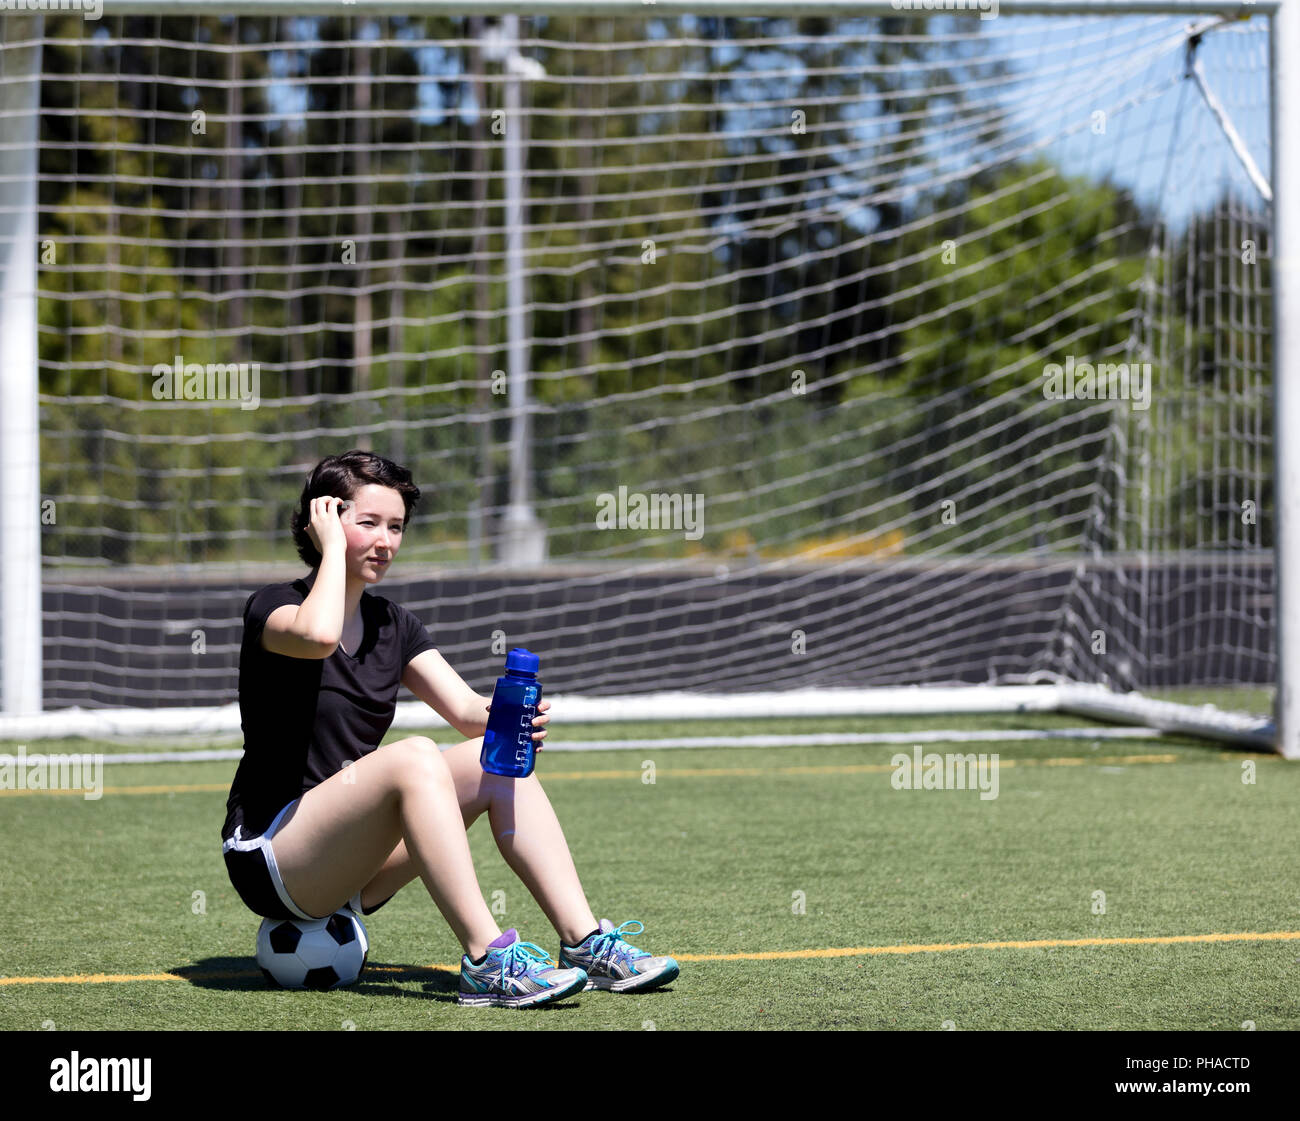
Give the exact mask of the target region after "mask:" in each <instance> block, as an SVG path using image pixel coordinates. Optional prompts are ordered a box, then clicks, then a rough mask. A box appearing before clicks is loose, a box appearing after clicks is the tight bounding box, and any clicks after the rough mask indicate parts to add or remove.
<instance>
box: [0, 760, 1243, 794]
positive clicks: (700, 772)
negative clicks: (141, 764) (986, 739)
mask: <svg viewBox="0 0 1300 1121" xmlns="http://www.w3.org/2000/svg"><path fill="white" fill-rule="evenodd" d="M909 758H910V756H909ZM1184 758H1186V756H1182V755H1080V756H1064V757H1062V758H1057V759H1002V758H999V760H998V766H999V767H1091V766H1098V765H1103V764H1111V765H1114V764H1128V763H1133V764H1142V763H1177V762H1179V760H1181V759H1184ZM1223 758H1230V759H1236V758H1237V756H1236V755H1224V756H1223ZM892 770H894V766H893V764H892V763H846V764H843V765H841V766H825V767H814V766H808V767H661V768H659V769H658V771H657V772H656V777H658V776H659V775H663V776H665V777H668V778H762V777H763V776H765V775H879V774H886V773H888V772H889V771H892ZM640 776H641V772H640V771H553V772H551V773H550V774H548V775H546V776H545V778H546V781H547V782H558V781H560V780H562V779H629V778H640ZM229 789H230V784H229V783H221V782H207V783H195V784H194V785H191V786H105V787H104V788H103V793H104V794H192V793H196V792H200V793H215V792H217V791H225V790H229ZM85 793H86V792H85V790H84V789H83V790H0V797H3V796H5V795H16V794H74V795H77V796H78V797H84V796H85Z"/></svg>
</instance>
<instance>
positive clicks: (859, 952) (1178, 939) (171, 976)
mask: <svg viewBox="0 0 1300 1121" xmlns="http://www.w3.org/2000/svg"><path fill="white" fill-rule="evenodd" d="M1295 939H1300V930H1272V931H1267V932H1263V933H1260V932H1256V931H1242V932H1237V933H1231V932H1229V933H1218V934H1169V935H1154V936H1151V937H1147V938H1039V939H1034V940H1031V941H1021V942H927V943H922V944H918V945H902V946H853V947H831V948H828V949H823V950H760V951H758V952H756V953H752V954H674V955H673V956H674V957H675V958H676V959H677V960H678V961H806V960H811V959H814V958H848V957H863V956H869V955H879V954H944V953H951V952H952V951H954V950H1042V949H1053V948H1057V947H1062V946H1064V947H1077V946H1170V945H1175V944H1179V943H1187V942H1283V941H1294V940H1295ZM459 970H460V966H459V965H426V966H399V965H388V966H385V965H377V966H372V967H371V969H370V972H372V973H407V972H429V971H432V972H442V973H456V972H459ZM256 976H258V973H257V972H256V971H254V970H251V969H250V970H242V971H240V972H237V973H191V974H181V973H77V974H73V975H71V976H67V977H0V985H106V984H120V983H123V982H127V981H220V980H231V979H233V978H235V977H256Z"/></svg>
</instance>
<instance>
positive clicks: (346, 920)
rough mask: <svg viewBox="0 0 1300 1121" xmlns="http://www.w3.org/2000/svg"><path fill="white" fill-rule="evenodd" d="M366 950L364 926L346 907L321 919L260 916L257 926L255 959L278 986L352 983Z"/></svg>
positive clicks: (320, 986) (318, 986) (362, 965)
mask: <svg viewBox="0 0 1300 1121" xmlns="http://www.w3.org/2000/svg"><path fill="white" fill-rule="evenodd" d="M369 955H370V939H369V938H368V937H367V936H366V928H365V927H364V926H362V925H361V920H360V919H359V918H357V916H356V915H355V914H354V913H353V911H352V910H351V909H350V908H346V907H345V908H344V909H343V910H341V911H335V912H334V914H332V915H330V916H329V917H328V918H324V919H263V920H262V925H261V926H260V927H258V930H257V964H258V965H260V966H261V967H262V972H263V973H264V974H265V975H266V979H267V981H268V982H270V984H271V986H272V987H273V988H277V989H320V990H324V989H337V988H341V987H342V986H344V985H350V984H352V983H353V982H354V981H356V979H357V978H358V977H360V976H361V970H362V969H364V968H365V964H366V958H367V957H368V956H369Z"/></svg>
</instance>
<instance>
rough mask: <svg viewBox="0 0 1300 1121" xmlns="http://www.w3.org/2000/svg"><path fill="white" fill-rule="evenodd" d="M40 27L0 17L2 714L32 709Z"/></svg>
mask: <svg viewBox="0 0 1300 1121" xmlns="http://www.w3.org/2000/svg"><path fill="white" fill-rule="evenodd" d="M42 30H43V26H42V20H41V16H39V15H15V14H12V13H9V14H6V15H4V16H3V17H0V44H3V45H4V48H5V49H4V50H3V52H0V712H4V713H5V714H6V715H16V714H20V713H36V712H39V711H40V710H41V492H40V460H39V448H40V436H39V431H40V430H39V410H38V408H37V396H36V395H37V366H36V249H37V246H36V172H37V147H36V144H37V136H38V132H39V128H38V122H39V116H40V92H41V44H40V37H41V33H42ZM14 44H19V45H17V46H15V45H14ZM56 516H57V514H56Z"/></svg>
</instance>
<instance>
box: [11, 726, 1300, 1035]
mask: <svg viewBox="0 0 1300 1121" xmlns="http://www.w3.org/2000/svg"><path fill="white" fill-rule="evenodd" d="M1084 723H1085V722H1084V721H1083V720H1081V719H1079V718H1074V717H1064V718H1063V717H1060V716H1032V717H1028V716H1026V717H1018V718H1007V717H1001V718H961V719H957V720H948V721H943V722H940V721H938V720H935V719H930V720H925V721H920V722H913V721H911V720H910V719H909V720H907V721H898V720H896V721H894V722H892V723H890V722H882V721H875V720H872V721H864V720H837V721H790V722H780V721H763V722H761V723H758V724H753V725H740V724H737V723H734V722H731V723H721V724H720V723H712V726H710V725H705V724H701V723H698V722H691V723H674V724H658V725H648V726H647V727H644V728H636V729H629V728H626V727H623V728H620V729H611V728H608V727H606V728H599V729H598V728H595V727H594V726H581V727H571V728H566V729H564V732H563V735H564V736H565V737H566V738H569V739H578V738H582V737H585V738H607V737H611V736H623V737H627V738H631V737H633V736H636V737H641V736H646V735H650V736H655V735H657V736H668V735H706V734H707V735H716V734H733V735H743V734H750V733H753V732H756V731H764V732H766V731H776V730H778V726H779V725H782V724H785V725H786V726H785V727H782V728H780V729H779V730H784V731H805V732H806V731H819V730H825V729H828V728H829V729H837V730H839V731H841V732H843V731H850V730H857V731H867V730H873V729H881V728H885V727H903V728H907V727H913V728H920V727H940V726H947V727H965V728H982V727H989V726H994V727H1002V728H1023V727H1037V728H1042V729H1048V728H1060V727H1079V726H1082V725H1083V724H1084ZM400 734H406V733H395V734H393V735H390V739H392V738H397V736H398V735H400ZM432 734H433V735H434V737H435V738H438V737H439V733H437V732H434V733H432ZM560 735H561V732H560V729H559V728H558V727H557V728H556V729H555V731H554V737H555V739H556V741H557V742H556V746H558V743H559V737H560ZM444 738H445V736H444ZM37 746H38V745H29V746H28V751H29V752H30V751H33V750H36V749H37ZM158 746H160V747H166V748H168V749H172V750H174V749H176V748H178V747H182V746H183V745H178V744H175V743H170V744H166V745H158ZM39 747H40V749H41V750H45V751H57V750H65V751H66V750H86V749H87V748H85V747H84V746H81V747H78V746H77V741H70V742H68V743H65V744H63V745H62V746H59V745H53V744H42V745H39ZM133 747H134V749H137V750H138V749H139V748H140V745H133ZM0 750H7V751H13V750H14V747H13V745H5V746H3V747H0ZM906 750H907V749H906V748H904V747H899V746H865V747H864V746H830V747H797V748H716V749H715V748H710V749H694V748H673V749H653V748H637V749H634V750H630V751H591V752H581V753H577V752H575V753H566V752H562V751H558V750H557V751H553V752H551V753H549V754H546V753H544V754H543V756H542V757H541V760H540V762H539V768H538V770H539V774H540V775H541V777H542V782H543V784H544V785H545V787H546V789H547V790H548V793H549V795H550V798H551V801H552V803H553V804H554V806H555V808H556V812H557V814H558V815H559V818H560V821H561V823H562V825H563V827H564V830H565V834H566V836H567V838H568V840H569V844H570V847H571V849H572V852H573V855H574V859H575V862H576V865H577V868H578V872H579V875H580V876H581V879H582V883H583V886H584V888H585V890H586V892H587V895H588V898H589V900H590V902H591V905H592V908H593V910H594V912H595V914H596V915H597V916H598V917H608V918H610V919H612V920H613V921H614V922H616V923H618V922H621V921H624V920H627V919H632V918H636V919H640V920H641V921H642V922H644V923H645V927H646V929H645V932H644V933H643V934H641V935H639V936H638V937H636V938H635V939H634V942H635V943H637V944H640V945H644V946H645V947H646V948H648V949H650V950H651V951H653V952H655V953H669V954H675V955H727V954H755V953H769V952H780V951H793V952H795V953H797V954H806V955H809V956H801V957H800V956H796V957H773V958H766V959H759V960H704V961H692V960H683V961H682V972H681V976H680V977H679V978H678V980H677V981H676V982H675V983H674V984H673V985H672V986H671V987H670V988H668V989H665V990H662V991H658V992H653V993H648V994H644V995H640V996H626V995H614V994H606V993H595V992H593V993H586V994H583V995H581V996H579V997H577V998H573V999H571V1000H569V1001H566V1002H564V1003H563V1004H561V1005H559V1006H556V1007H554V1008H539V1009H533V1010H526V1011H520V1012H514V1011H508V1010H501V1009H483V1010H479V1009H465V1008H460V1007H458V1006H457V1005H456V1004H455V1003H454V990H455V986H456V976H455V974H454V973H451V972H437V971H431V970H429V969H428V968H427V967H429V966H431V965H434V964H439V963H442V964H450V963H454V962H457V961H458V960H459V955H460V949H459V947H458V946H457V944H456V942H455V940H454V938H453V937H452V935H451V932H450V930H449V929H448V927H447V925H446V923H445V921H444V920H443V919H442V917H441V916H440V915H439V913H438V912H437V910H436V909H435V907H434V906H433V904H432V903H431V901H430V900H429V898H428V895H427V893H426V892H425V890H424V888H423V885H422V884H420V883H419V882H418V881H416V882H414V883H412V884H410V885H408V886H407V887H406V888H405V889H404V890H403V891H402V892H401V893H399V894H398V896H397V897H396V898H395V899H394V900H393V901H392V902H391V903H389V904H388V905H387V906H386V907H385V908H383V910H381V911H380V912H378V913H377V914H375V915H373V916H369V917H368V918H367V919H366V925H367V928H368V930H369V933H370V939H371V955H370V962H369V965H368V967H367V972H366V973H365V974H364V975H363V977H362V979H361V981H360V982H359V983H358V984H357V985H356V986H354V987H353V988H351V989H350V990H344V991H339V992H335V993H326V994H317V993H295V992H279V991H271V990H268V989H267V987H266V985H265V983H264V981H263V979H262V977H261V975H260V973H258V972H257V971H256V968H255V964H254V962H253V959H252V953H253V942H254V936H255V933H256V930H257V925H258V921H259V920H258V919H257V918H256V917H255V916H253V915H252V914H250V913H249V912H248V911H247V910H246V909H245V908H244V907H243V906H242V904H241V903H240V901H239V899H238V898H237V896H236V895H235V893H234V891H233V889H232V888H231V887H230V885H229V882H228V881H227V879H226V875H225V868H224V865H223V863H222V860H221V857H220V844H219V841H220V837H219V833H220V828H221V823H222V820H223V817H224V804H225V788H226V787H227V786H228V784H229V782H230V778H231V775H232V774H233V772H234V767H235V764H234V763H233V762H220V763H187V764H162V765H160V764H120V765H115V766H111V767H109V768H107V770H106V777H105V785H106V787H107V788H108V789H106V791H105V793H104V796H103V797H102V798H100V799H99V800H95V801H86V800H84V799H82V798H81V797H79V796H75V795H68V794H63V795H50V794H30V795H13V794H9V795H3V796H0V815H3V822H4V825H3V830H4V833H3V835H4V837H5V840H6V871H5V875H4V877H3V879H0V946H3V947H4V954H3V960H2V961H0V974H3V975H4V977H6V978H44V977H67V976H73V975H80V974H125V975H128V976H132V977H139V976H141V975H146V974H151V973H179V974H182V975H183V976H184V977H185V978H186V979H185V980H179V981H178V980H127V981H115V982H110V983H87V982H72V983H53V982H48V981H41V982H32V981H23V982H22V983H17V984H7V985H0V1028H4V1029H36V1028H40V1027H41V1026H42V1024H46V1023H53V1025H54V1026H55V1027H56V1028H60V1029H97V1028H118V1029H122V1028H126V1029H135V1028H168V1029H196V1028H197V1029H230V1030H273V1029H285V1028H312V1029H322V1030H338V1029H341V1028H346V1027H347V1026H348V1025H349V1024H351V1025H353V1026H355V1028H356V1029H357V1030H383V1029H423V1028H435V1029H461V1030H464V1029H523V1030H541V1029H552V1028H562V1029H572V1028H578V1029H610V1028H621V1029H633V1030H639V1029H641V1028H643V1027H651V1026H653V1027H654V1028H656V1029H659V1030H669V1029H675V1028H773V1029H785V1028H883V1029H924V1030H935V1029H938V1028H940V1027H942V1026H944V1022H945V1021H951V1022H952V1026H954V1027H956V1028H958V1029H990V1028H992V1029H1025V1028H1031V1029H1091V1030H1111V1029H1123V1028H1131V1029H1145V1030H1160V1031H1168V1030H1178V1029H1228V1030H1238V1029H1240V1027H1241V1025H1242V1024H1243V1023H1244V1022H1245V1021H1248V1020H1249V1021H1253V1022H1254V1023H1255V1025H1256V1026H1257V1027H1258V1028H1259V1029H1260V1030H1268V1029H1279V1028H1292V1029H1293V1028H1297V1027H1300V996H1297V995H1296V994H1297V992H1298V991H1300V987H1298V986H1297V981H1298V980H1300V964H1298V963H1297V959H1298V958H1300V939H1296V940H1271V941H1258V942H1248V941H1223V942H1212V943H1189V944H1173V945H1152V944H1137V945H1105V946H1087V947H1054V948H1046V947H1038V948H1000V949H978V948H977V949H956V950H947V951H942V952H921V953H908V954H891V953H875V954H850V955H844V956H814V955H813V953H812V952H814V951H819V950H827V949H864V948H879V947H891V946H915V945H926V944H929V945H940V944H952V943H962V942H977V943H979V942H994V941H1033V940H1046V939H1081V938H1141V937H1161V936H1177V935H1201V934H1212V933H1219V932H1245V931H1256V932H1276V931H1300V869H1297V867H1296V863H1295V862H1294V861H1293V860H1291V859H1290V858H1289V854H1290V853H1291V852H1293V851H1294V850H1295V842H1296V832H1297V829H1296V825H1295V821H1296V815H1295V811H1294V807H1295V805H1296V804H1297V800H1298V796H1300V770H1297V769H1296V768H1295V767H1294V766H1292V765H1290V764H1286V763H1283V762H1281V761H1279V760H1276V759H1274V758H1272V757H1268V756H1251V755H1247V754H1245V753H1241V752H1234V751H1231V750H1227V749H1224V748H1222V747H1219V746H1214V745H1208V744H1204V743H1197V742H1196V741H1193V740H1176V739H1172V738H1171V739H1163V740H1157V741H1151V740H1127V741H1111V740H1106V741H1102V740H1098V741H1088V740H1067V741H1053V740H1040V741H1033V742H1020V741H1016V742H1003V743H981V744H975V745H970V746H969V747H965V748H956V747H953V746H950V745H926V747H925V750H926V751H938V752H945V751H956V750H963V751H972V752H983V753H986V754H991V753H997V754H998V755H999V757H1000V761H1001V763H1002V767H1001V769H1000V772H999V793H998V797H997V798H996V799H992V800H982V799H981V798H980V797H979V794H978V792H976V791H969V790H899V789H895V787H894V786H893V784H892V783H891V781H890V778H891V775H890V773H889V770H888V769H887V767H888V764H889V762H890V759H891V757H892V756H893V755H894V754H895V753H897V752H900V751H906ZM1134 757H1158V758H1166V757H1167V758H1169V759H1170V760H1171V761H1164V762H1162V761H1147V762H1139V761H1135V760H1134ZM1058 760H1074V761H1075V765H1066V764H1061V763H1058V762H1057V761H1058ZM646 761H652V762H653V763H654V765H655V781H654V783H653V784H651V783H647V782H644V781H643V777H644V775H645V774H646V770H645V769H644V767H643V764H644V763H645V762H646ZM1244 763H1253V765H1254V768H1255V779H1256V781H1255V782H1254V783H1249V784H1248V783H1243V781H1242V777H1243V764H1244ZM864 765H874V766H876V767H881V768H885V769H878V770H874V771H863V770H860V769H855V768H862V767H863V766H864ZM801 768H803V769H805V770H801ZM609 772H614V773H615V776H616V777H607V776H608V773H609ZM698 772H706V773H698ZM566 776H573V777H566ZM584 776H589V777H584ZM143 786H161V787H167V788H169V790H168V791H165V792H158V793H122V792H118V791H117V790H116V789H115V788H119V787H143ZM182 786H185V787H190V786H198V787H205V786H213V787H215V789H211V790H207V789H199V790H192V791H183V790H179V789H174V788H178V787H182ZM470 841H471V848H472V851H473V854H474V858H475V863H476V867H477V872H478V877H479V884H480V886H481V888H482V889H483V893H484V897H485V898H486V899H487V900H488V901H489V903H490V904H492V903H495V904H496V905H497V907H498V908H501V909H503V913H501V914H500V915H499V922H500V924H501V926H502V928H505V927H510V926H513V927H516V928H518V930H519V932H520V935H521V937H523V938H524V939H525V940H529V941H533V942H537V943H540V944H541V945H542V946H543V947H544V948H545V949H547V950H548V951H549V952H550V953H551V954H552V955H557V954H558V939H557V937H556V935H555V932H554V931H553V930H551V929H550V928H549V926H548V924H547V922H546V920H545V918H544V916H543V915H542V913H541V911H540V909H539V908H538V907H537V905H536V903H535V902H534V901H533V900H532V899H531V898H530V897H529V896H528V894H527V892H526V891H525V890H524V888H523V886H522V885H521V884H520V882H519V880H518V879H517V878H516V877H515V875H514V874H513V873H512V872H511V871H510V870H509V868H508V867H507V866H506V864H505V862H504V860H503V859H502V858H501V856H500V855H499V854H498V852H497V851H496V848H495V846H494V844H493V840H492V837H491V834H490V831H489V830H488V828H487V826H486V825H485V824H484V823H483V822H481V821H480V822H479V823H478V824H476V825H475V826H474V828H472V829H471V831H470ZM196 892H201V893H203V895H202V896H201V897H200V896H196V895H195V893H196ZM497 892H500V893H503V894H502V895H496V894H495V893H497ZM1098 892H1104V893H1105V907H1104V913H1094V912H1095V911H1096V910H1098V909H1099V900H1100V897H1099V896H1097V895H1096V893H1098ZM200 898H201V899H202V901H203V907H202V908H197V907H196V904H195V900H196V899H200ZM196 910H202V911H203V912H204V913H195V912H196ZM801 910H802V911H803V913H799V912H800V911H801Z"/></svg>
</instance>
